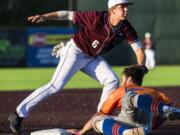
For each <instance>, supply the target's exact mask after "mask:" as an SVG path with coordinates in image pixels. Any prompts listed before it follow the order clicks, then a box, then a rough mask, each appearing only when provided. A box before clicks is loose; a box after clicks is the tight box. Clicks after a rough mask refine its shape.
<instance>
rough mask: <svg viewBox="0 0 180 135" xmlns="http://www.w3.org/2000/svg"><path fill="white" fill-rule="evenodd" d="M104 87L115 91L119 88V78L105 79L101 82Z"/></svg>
mask: <svg viewBox="0 0 180 135" xmlns="http://www.w3.org/2000/svg"><path fill="white" fill-rule="evenodd" d="M103 85H104V86H105V87H109V89H116V88H118V87H119V78H118V77H116V76H113V77H110V78H107V79H105V81H104V82H103Z"/></svg>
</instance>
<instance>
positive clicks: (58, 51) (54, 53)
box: [51, 42, 65, 58]
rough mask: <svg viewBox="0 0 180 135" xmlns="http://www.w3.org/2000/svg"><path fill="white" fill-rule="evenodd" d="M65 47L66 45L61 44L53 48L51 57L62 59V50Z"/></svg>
mask: <svg viewBox="0 0 180 135" xmlns="http://www.w3.org/2000/svg"><path fill="white" fill-rule="evenodd" d="M63 47H65V44H64V43H63V42H61V43H60V44H58V45H55V46H54V47H53V50H52V52H51V55H52V56H55V57H56V58H60V56H61V51H62V48H63Z"/></svg>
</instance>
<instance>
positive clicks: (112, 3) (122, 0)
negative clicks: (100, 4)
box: [108, 0, 133, 8]
mask: <svg viewBox="0 0 180 135" xmlns="http://www.w3.org/2000/svg"><path fill="white" fill-rule="evenodd" d="M117 4H126V5H132V4H133V3H132V2H128V0H109V1H108V8H111V7H113V6H115V5H117Z"/></svg>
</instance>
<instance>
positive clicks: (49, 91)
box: [44, 83, 59, 95]
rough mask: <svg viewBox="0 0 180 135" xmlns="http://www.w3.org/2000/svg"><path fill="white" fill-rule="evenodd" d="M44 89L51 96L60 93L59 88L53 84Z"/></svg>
mask: <svg viewBox="0 0 180 135" xmlns="http://www.w3.org/2000/svg"><path fill="white" fill-rule="evenodd" d="M44 89H47V91H48V93H49V95H52V94H54V93H57V92H58V91H59V89H58V88H56V87H55V86H54V85H53V84H51V83H48V84H46V85H45V86H44Z"/></svg>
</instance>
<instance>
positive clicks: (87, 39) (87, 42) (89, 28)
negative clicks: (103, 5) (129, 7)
mask: <svg viewBox="0 0 180 135" xmlns="http://www.w3.org/2000/svg"><path fill="white" fill-rule="evenodd" d="M108 16H109V15H108V12H107V11H102V12H97V11H90V12H81V11H76V12H74V15H73V22H74V23H75V24H78V25H80V26H81V29H80V30H79V31H78V32H77V33H76V34H75V35H74V37H73V40H74V42H75V43H76V45H77V46H78V47H79V48H80V49H81V50H82V51H83V52H84V53H86V54H88V55H89V56H94V57H95V56H97V55H99V54H102V53H104V52H107V51H109V50H110V49H111V48H113V47H114V46H115V45H116V44H117V42H119V41H123V40H124V39H126V40H127V41H128V43H129V44H131V43H133V42H136V41H138V37H137V34H136V31H135V30H134V28H133V27H132V26H131V24H130V23H129V22H128V20H124V21H122V22H121V23H120V24H119V25H118V26H117V27H116V28H112V26H111V25H110V23H109V20H108Z"/></svg>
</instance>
